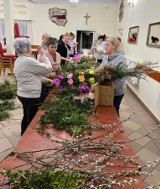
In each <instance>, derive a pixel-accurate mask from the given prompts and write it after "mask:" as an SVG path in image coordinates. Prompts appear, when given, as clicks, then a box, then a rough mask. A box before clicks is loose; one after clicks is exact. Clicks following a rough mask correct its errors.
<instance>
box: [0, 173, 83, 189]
mask: <svg viewBox="0 0 160 189" xmlns="http://www.w3.org/2000/svg"><path fill="white" fill-rule="evenodd" d="M4 172H5V174H6V175H7V178H8V182H9V184H8V185H9V186H10V187H11V188H12V189H21V188H27V189H82V188H83V179H84V178H83V176H82V175H81V174H80V173H78V172H76V171H70V172H68V173H64V172H63V171H35V172H29V171H27V170H26V171H18V172H16V173H13V172H12V171H11V170H8V171H4ZM3 174H4V173H3Z"/></svg>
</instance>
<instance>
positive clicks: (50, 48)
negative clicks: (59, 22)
mask: <svg viewBox="0 0 160 189" xmlns="http://www.w3.org/2000/svg"><path fill="white" fill-rule="evenodd" d="M56 50H57V40H56V39H55V38H53V37H50V38H49V39H48V42H47V50H46V51H44V52H45V55H46V56H47V57H48V58H49V60H50V62H51V64H52V68H53V72H52V73H50V74H49V75H48V76H47V77H48V78H50V79H53V78H54V77H55V76H56V75H57V74H58V73H59V70H60V69H61V65H60V63H61V57H60V54H59V53H58V52H56ZM40 58H41V57H38V60H39V61H40V62H41V61H42V60H41V59H40ZM51 89H52V86H48V85H46V84H42V90H41V97H40V101H41V102H43V101H44V100H45V98H46V97H47V95H48V94H49V92H50V90H51Z"/></svg>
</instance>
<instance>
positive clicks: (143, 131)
mask: <svg viewBox="0 0 160 189" xmlns="http://www.w3.org/2000/svg"><path fill="white" fill-rule="evenodd" d="M136 132H137V133H139V134H141V135H147V134H148V133H149V131H147V130H146V128H145V127H144V126H142V127H141V128H139V129H137V130H136Z"/></svg>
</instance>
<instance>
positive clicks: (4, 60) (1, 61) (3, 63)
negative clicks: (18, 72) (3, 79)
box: [0, 56, 14, 78]
mask: <svg viewBox="0 0 160 189" xmlns="http://www.w3.org/2000/svg"><path fill="white" fill-rule="evenodd" d="M6 68H9V69H10V71H11V76H12V78H13V76H14V74H13V68H14V65H13V61H12V59H11V58H8V57H1V56H0V75H1V73H2V70H3V75H4V73H5V71H6Z"/></svg>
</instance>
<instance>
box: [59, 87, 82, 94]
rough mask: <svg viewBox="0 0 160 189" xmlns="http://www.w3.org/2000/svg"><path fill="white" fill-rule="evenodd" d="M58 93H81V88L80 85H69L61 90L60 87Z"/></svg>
mask: <svg viewBox="0 0 160 189" xmlns="http://www.w3.org/2000/svg"><path fill="white" fill-rule="evenodd" d="M57 94H58V95H67V96H68V95H80V90H79V88H78V87H75V86H68V87H66V88H65V89H63V90H61V89H59V90H58V91H57Z"/></svg>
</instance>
